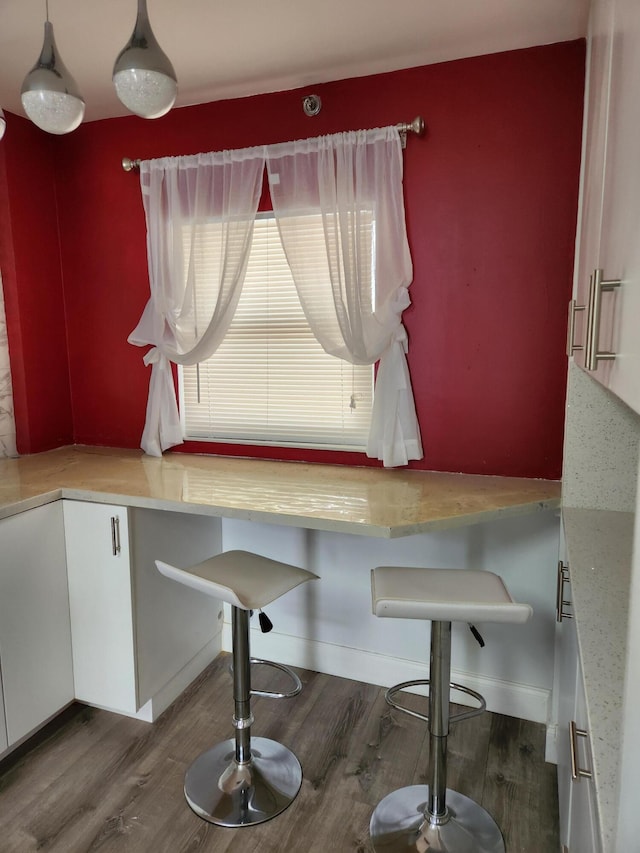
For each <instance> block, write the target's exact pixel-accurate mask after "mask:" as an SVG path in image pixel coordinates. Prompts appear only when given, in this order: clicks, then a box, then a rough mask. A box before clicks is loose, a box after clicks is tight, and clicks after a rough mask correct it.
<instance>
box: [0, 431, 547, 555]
mask: <svg viewBox="0 0 640 853" xmlns="http://www.w3.org/2000/svg"><path fill="white" fill-rule="evenodd" d="M61 497H64V498H70V499H75V500H88V501H95V502H99V503H117V504H120V505H123V506H140V507H149V508H154V509H168V510H176V511H179V512H192V513H198V514H205V515H216V516H220V517H223V518H224V517H227V518H243V519H247V520H259V521H266V522H270V523H274V524H285V525H289V526H295V527H306V528H310V529H315V530H329V531H334V532H345V533H357V534H362V535H365V536H379V537H386V538H393V537H397V536H408V535H411V534H414V533H422V532H426V531H428V530H442V529H446V528H453V527H461V526H466V525H470V524H478V523H480V522H484V521H492V520H496V519H499V518H509V517H513V516H517V515H526V514H529V513H534V512H539V511H542V510H548V509H554V508H557V507H559V505H560V483H559V482H555V481H548V480H529V479H523V478H519V477H486V476H475V475H468V474H443V473H438V472H429V471H408V470H400V469H394V470H390V469H386V470H383V469H380V468H364V467H363V468H354V467H349V466H341V465H309V464H306V463H298V462H274V461H265V460H258V459H238V458H231V457H219V456H196V455H193V454H186V453H166V454H165V455H164V456H163V457H162V458H160V459H157V458H154V457H150V456H146V455H144V454H143V453H142V451H139V450H119V449H115V448H99V447H70V448H69V447H67V448H60V449H58V450H51V451H49V452H47V453H38V454H34V455H32V456H23V457H21V458H19V459H0V518H2V517H3V516H7V515H13V514H15V513H16V512H21V511H23V510H25V509H29V508H31V507H34V506H38V505H39V504H42V503H46V502H47V501H52V500H57V499H59V498H61Z"/></svg>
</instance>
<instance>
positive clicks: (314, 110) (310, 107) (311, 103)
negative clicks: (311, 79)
mask: <svg viewBox="0 0 640 853" xmlns="http://www.w3.org/2000/svg"><path fill="white" fill-rule="evenodd" d="M302 109H303V110H304V114H305V115H306V116H317V115H318V113H319V112H320V110H321V109H322V101H321V100H320V95H305V96H304V98H303V99H302Z"/></svg>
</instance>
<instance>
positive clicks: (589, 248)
mask: <svg viewBox="0 0 640 853" xmlns="http://www.w3.org/2000/svg"><path fill="white" fill-rule="evenodd" d="M639 88H640V16H639V15H638V9H637V0H594V2H593V4H592V9H591V19H590V34H589V47H588V67H587V97H586V102H585V131H584V142H583V164H582V189H581V203H580V215H579V226H578V239H577V246H576V274H575V287H574V299H575V303H576V304H577V305H578V306H587V307H585V309H584V310H582V311H579V312H578V313H577V314H576V318H575V336H574V344H575V345H577V346H581V347H582V349H578V350H576V351H575V353H574V355H575V358H576V361H577V363H578V364H580V365H581V366H583V367H584V366H586V367H589V365H588V364H586V363H585V349H586V340H587V336H588V327H593V326H594V320H593V317H594V314H595V311H593V310H592V311H589V310H588V304H589V298H588V291H589V280H590V276H591V274H592V273H593V272H594V270H596V269H599V270H601V271H602V277H603V278H604V280H605V281H610V282H614V284H613V286H611V287H605V289H604V290H603V292H602V293H600V294H599V295H598V296H597V297H596V300H597V301H598V302H599V305H600V321H599V323H596V324H595V326H596V328H595V330H594V350H595V351H596V352H601V353H613V354H615V358H613V359H610V358H607V357H606V355H605V356H604V357H603V358H601V359H597V360H596V362H595V363H594V364H593V365H592V368H594V369H593V370H592V375H593V376H594V377H595V378H596V379H597V380H598V381H599V382H601V383H602V384H603V385H605V386H606V387H608V388H609V389H610V390H611V391H613V392H614V393H615V394H616V395H617V396H618V397H620V398H621V399H622V400H624V402H625V403H627V405H629V406H631V408H632V409H634V410H635V411H636V412H640V335H638V332H637V329H638V322H639V321H640V241H639V240H638V233H640V170H639V169H638V167H637V160H638V150H640V102H639V100H638V96H637V92H638V89H639ZM618 281H619V282H620V284H619V286H617V285H616V284H615V282H618ZM590 320H591V322H589V321H590Z"/></svg>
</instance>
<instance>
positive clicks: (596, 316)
mask: <svg viewBox="0 0 640 853" xmlns="http://www.w3.org/2000/svg"><path fill="white" fill-rule="evenodd" d="M621 284H622V282H621V281H620V279H611V280H609V281H607V280H605V278H604V272H603V271H602V270H601V269H597V270H594V271H593V275H592V276H591V279H590V284H589V307H588V312H587V341H586V351H585V367H586V368H587V370H596V369H597V367H598V362H599V361H611V360H612V359H614V358H615V357H616V354H615V353H614V352H609V351H608V350H599V349H598V344H599V341H600V313H601V312H600V309H601V304H602V294H603V293H608V292H609V291H611V290H615V289H616V288H617V287H620V285H621Z"/></svg>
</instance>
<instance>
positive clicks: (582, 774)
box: [569, 720, 593, 782]
mask: <svg viewBox="0 0 640 853" xmlns="http://www.w3.org/2000/svg"><path fill="white" fill-rule="evenodd" d="M579 737H585V738H586V737H589V733H588V732H586V731H585V730H584V729H579V728H578V727H577V726H576V724H575V721H574V720H571V721H570V723H569V745H570V748H571V778H572V779H573V781H574V782H579V781H580V779H581V778H583V779H593V773H592V772H591V770H584V769H583V768H582V767H579V766H578V738H579Z"/></svg>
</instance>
